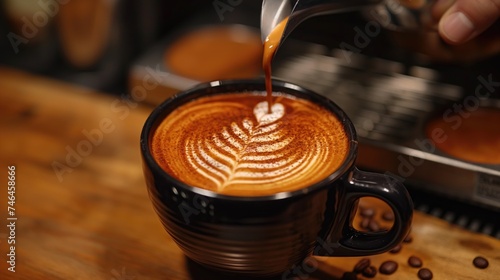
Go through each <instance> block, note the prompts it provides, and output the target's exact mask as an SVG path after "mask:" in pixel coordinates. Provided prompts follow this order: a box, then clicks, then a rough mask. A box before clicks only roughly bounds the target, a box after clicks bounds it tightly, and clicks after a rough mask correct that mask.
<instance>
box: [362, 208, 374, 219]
mask: <svg viewBox="0 0 500 280" xmlns="http://www.w3.org/2000/svg"><path fill="white" fill-rule="evenodd" d="M360 215H361V216H363V217H365V218H371V217H373V216H375V209H373V208H362V209H361V213H360Z"/></svg>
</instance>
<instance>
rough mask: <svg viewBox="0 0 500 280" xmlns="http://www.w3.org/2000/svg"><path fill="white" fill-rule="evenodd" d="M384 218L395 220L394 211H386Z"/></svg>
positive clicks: (383, 214) (385, 219)
mask: <svg viewBox="0 0 500 280" xmlns="http://www.w3.org/2000/svg"><path fill="white" fill-rule="evenodd" d="M382 219H383V220H384V221H389V222H390V221H394V213H393V212H392V211H384V213H382Z"/></svg>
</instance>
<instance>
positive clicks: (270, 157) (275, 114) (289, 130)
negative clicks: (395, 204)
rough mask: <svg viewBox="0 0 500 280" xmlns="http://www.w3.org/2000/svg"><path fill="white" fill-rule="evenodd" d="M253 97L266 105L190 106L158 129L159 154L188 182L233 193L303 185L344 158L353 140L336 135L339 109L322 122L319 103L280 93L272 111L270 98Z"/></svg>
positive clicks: (165, 165)
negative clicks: (269, 107) (268, 110)
mask: <svg viewBox="0 0 500 280" xmlns="http://www.w3.org/2000/svg"><path fill="white" fill-rule="evenodd" d="M221 96H222V95H221ZM250 96H251V95H250ZM251 97H252V98H250V99H251V100H252V101H254V100H255V101H257V100H259V99H260V100H259V101H260V102H248V103H245V102H237V101H235V102H234V101H232V100H225V102H222V103H221V101H223V100H212V101H213V102H206V103H203V102H200V101H199V100H198V101H194V102H192V103H193V104H190V103H188V104H187V105H184V106H185V108H182V107H181V109H180V110H179V112H180V113H179V114H175V113H174V114H171V116H170V117H169V118H167V120H166V121H167V122H164V123H163V124H162V126H160V127H159V129H158V130H157V133H156V134H157V135H155V137H154V139H156V140H157V141H156V143H155V142H154V143H153V147H158V150H159V151H160V152H161V153H160V154H158V153H157V154H156V155H155V158H157V159H159V163H160V165H162V167H163V168H164V169H166V170H167V172H169V173H170V174H171V175H173V176H174V177H176V178H178V179H179V180H181V181H183V182H185V183H187V184H190V185H193V186H196V187H200V188H205V189H209V190H213V191H215V192H218V193H225V194H232V195H266V194H273V193H277V192H280V191H291V190H296V189H300V188H303V187H305V186H307V185H310V184H312V183H314V182H317V181H320V180H321V179H323V178H326V177H327V176H328V175H329V174H330V173H332V172H333V171H334V170H335V169H336V168H338V166H339V165H340V164H341V163H342V161H343V157H344V156H345V155H344V154H345V152H339V151H344V150H345V149H346V146H347V141H346V137H345V136H343V135H344V134H343V133H340V134H339V133H338V132H336V133H335V132H333V133H332V131H334V130H335V129H342V128H341V127H340V124H339V123H338V121H337V120H336V119H335V118H334V117H333V116H332V115H331V114H328V115H327V116H328V117H326V118H325V116H323V120H322V119H321V118H319V117H318V113H320V112H321V111H318V110H317V109H318V108H308V106H311V105H314V104H312V103H309V102H307V103H306V104H301V102H305V101H297V100H293V99H290V98H279V100H278V101H277V102H276V103H275V104H273V107H272V109H273V110H272V113H271V114H268V113H267V109H268V106H267V102H262V97H261V96H251ZM246 98H248V97H246ZM251 104H253V108H252V107H250V106H251ZM255 104H256V105H255ZM305 105H308V106H305ZM306 109H307V110H306ZM315 110H316V111H315ZM323 110H324V109H323ZM322 113H323V114H325V112H322ZM168 119H171V121H168ZM325 121H326V122H325ZM167 124H170V125H169V127H168V128H167V127H164V126H165V125H167ZM335 126H337V127H335ZM332 129H333V130H332ZM339 135H340V137H339Z"/></svg>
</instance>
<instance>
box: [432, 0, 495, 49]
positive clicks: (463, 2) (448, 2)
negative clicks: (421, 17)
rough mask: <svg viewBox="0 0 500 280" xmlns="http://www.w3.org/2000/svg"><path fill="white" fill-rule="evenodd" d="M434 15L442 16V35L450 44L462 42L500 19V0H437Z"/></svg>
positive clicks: (440, 27)
mask: <svg viewBox="0 0 500 280" xmlns="http://www.w3.org/2000/svg"><path fill="white" fill-rule="evenodd" d="M440 15H441V16H440ZM433 16H434V17H435V18H440V20H439V34H440V35H441V37H442V38H443V39H444V40H445V41H447V42H448V43H450V44H461V43H464V42H467V41H468V40H470V39H472V38H474V37H476V36H477V35H479V34H481V33H482V32H483V31H485V30H486V29H487V28H488V27H490V26H491V25H492V24H493V23H495V21H496V20H498V18H499V17H500V0H437V2H436V4H435V7H434V10H433Z"/></svg>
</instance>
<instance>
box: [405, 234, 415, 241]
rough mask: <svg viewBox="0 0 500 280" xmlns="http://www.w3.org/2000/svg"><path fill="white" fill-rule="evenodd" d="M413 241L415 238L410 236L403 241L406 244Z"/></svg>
mask: <svg viewBox="0 0 500 280" xmlns="http://www.w3.org/2000/svg"><path fill="white" fill-rule="evenodd" d="M412 241H413V236H411V235H410V234H408V235H407V236H406V237H405V239H404V240H403V242H404V243H411V242H412Z"/></svg>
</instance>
